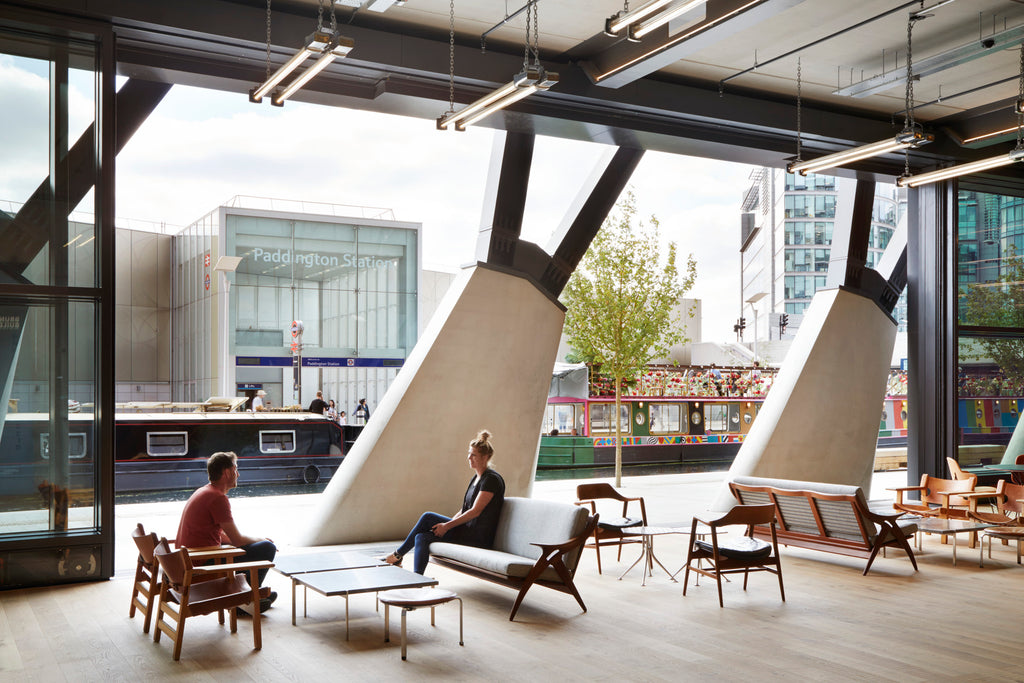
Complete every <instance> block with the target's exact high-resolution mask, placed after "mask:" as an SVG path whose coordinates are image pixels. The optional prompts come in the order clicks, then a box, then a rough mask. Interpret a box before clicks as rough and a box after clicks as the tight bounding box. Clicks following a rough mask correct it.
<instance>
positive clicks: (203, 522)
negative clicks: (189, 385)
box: [176, 451, 277, 612]
mask: <svg viewBox="0 0 1024 683" xmlns="http://www.w3.org/2000/svg"><path fill="white" fill-rule="evenodd" d="M206 472H207V474H208V475H209V476H210V483H209V484H207V485H206V486H203V487H201V488H199V489H196V492H195V493H193V494H192V497H191V498H189V499H188V502H187V503H185V509H184V510H183V511H182V513H181V523H180V524H179V525H178V537H177V542H176V543H177V546H178V547H179V548H203V547H209V546H219V545H220V544H222V543H230V544H231V545H233V546H236V547H238V548H241V549H242V550H244V551H245V555H243V556H241V557H240V558H238V561H239V562H255V561H258V560H267V561H271V560H273V559H274V555H276V554H277V546H275V545H274V542H273V541H271V540H270V539H269V538H253V537H252V536H246V535H245V534H243V533H242V532H241V531H239V530H238V526H237V525H235V520H234V519H233V518H232V516H231V501H229V500H228V491H230V490H231V489H233V488H234V487H236V486H238V457H237V456H236V455H235V454H234V453H231V452H230V451H229V452H226V453H225V452H220V453H214V454H213V455H211V456H210V459H209V460H207V461H206ZM266 576H267V570H266V569H261V570H260V572H259V582H260V585H263V579H264V578H266ZM276 599H277V593H274V592H271V593H270V597H268V598H264V599H263V600H261V601H260V611H261V612H262V611H264V610H266V609H269V608H270V605H271V604H272V603H273V602H274V600H276Z"/></svg>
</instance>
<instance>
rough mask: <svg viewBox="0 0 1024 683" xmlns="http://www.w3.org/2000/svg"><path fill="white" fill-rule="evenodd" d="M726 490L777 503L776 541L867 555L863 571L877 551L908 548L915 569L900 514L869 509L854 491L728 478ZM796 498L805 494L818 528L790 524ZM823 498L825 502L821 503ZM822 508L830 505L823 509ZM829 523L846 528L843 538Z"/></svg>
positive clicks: (765, 532) (762, 532)
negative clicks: (836, 491) (874, 527)
mask: <svg viewBox="0 0 1024 683" xmlns="http://www.w3.org/2000/svg"><path fill="white" fill-rule="evenodd" d="M808 486H813V484H812V483H810V482H808ZM729 489H730V490H731V491H732V494H733V496H735V497H736V499H737V500H738V501H740V503H742V504H744V505H749V504H763V503H769V502H770V503H771V504H773V505H774V506H775V512H776V517H777V519H778V531H777V535H778V539H779V543H781V544H783V545H787V546H796V547H800V548H808V549H811V550H821V551H823V552H828V553H835V554H837V555H848V556H851V557H866V558H867V559H868V562H867V565H866V566H865V567H864V575H865V576H866V575H867V573H868V570H870V569H871V564H872V563H873V562H874V561H875V557H877V556H878V551H879V550H883V549H884V548H887V547H897V548H902V549H903V550H904V551H905V552H906V553H907V557H909V558H910V562H911V564H913V565H914V571H917V570H918V569H917V559H916V558H915V557H914V549H913V548H912V547H911V546H910V543H909V542H908V540H907V535H906V534H905V533H904V531H903V529H902V528H900V526H899V525H898V524H897V523H896V520H897V519H898V518H899V517H901V516H902V514H903V513H898V514H892V515H881V514H877V513H874V512H872V511H870V510H868V508H867V506H865V505H864V503H863V501H862V499H861V498H860V497H859V496H858V495H856V494H828V493H820V492H816V491H813V490H790V489H780V488H775V487H772V486H758V485H751V484H740V483H737V482H729ZM744 494H746V495H744ZM750 494H753V495H750ZM795 498H803V499H806V501H807V506H808V507H809V509H810V511H811V512H812V514H813V521H814V524H815V525H816V526H817V532H816V533H811V532H809V531H801V530H796V529H791V528H790V525H789V524H787V521H786V518H787V514H789V513H791V512H794V509H795V506H794V505H792V504H790V501H792V499H795ZM823 503H824V504H825V505H822V504H823ZM825 507H827V508H828V509H827V510H826V509H825ZM794 516H795V515H794ZM803 521H805V522H806V521H807V520H806V519H804V520H803ZM830 523H831V524H833V525H837V526H838V525H841V526H842V531H843V532H845V534H844V537H839V536H836V535H835V533H832V531H833V530H834V529H830V527H829V524H830ZM870 523H874V524H877V525H878V527H879V530H878V533H877V535H875V538H874V541H871V540H869V539H870V538H871V532H872V530H871V529H869V528H868V524H870ZM753 534H754V536H755V537H756V538H761V539H764V540H771V529H769V528H768V527H766V526H757V527H754V530H753Z"/></svg>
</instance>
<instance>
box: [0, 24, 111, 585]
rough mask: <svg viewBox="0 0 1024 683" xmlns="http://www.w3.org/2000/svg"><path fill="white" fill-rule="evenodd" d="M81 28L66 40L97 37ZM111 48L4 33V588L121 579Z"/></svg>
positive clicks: (26, 30) (0, 343)
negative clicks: (114, 529)
mask: <svg viewBox="0 0 1024 683" xmlns="http://www.w3.org/2000/svg"><path fill="white" fill-rule="evenodd" d="M12 21H17V19H14V20H12ZM8 26H10V24H9V25H8ZM75 28H76V29H80V30H75V31H69V30H67V27H62V28H61V29H58V32H59V33H60V34H62V36H66V35H68V34H71V33H74V34H75V35H77V36H80V37H81V36H86V35H88V34H89V31H88V30H86V29H85V28H84V27H80V26H76V27H75ZM106 40H112V37H111V36H109V34H107V38H106ZM102 45H103V43H102V42H101V39H100V37H98V36H97V37H96V39H95V41H93V40H86V39H85V38H81V39H76V40H72V39H68V38H66V37H54V36H51V35H48V34H47V33H45V32H44V30H43V29H41V28H40V29H38V32H37V28H36V27H32V26H29V25H28V24H21V26H20V30H17V31H15V30H14V29H12V28H6V27H5V28H0V81H2V82H3V83H4V85H5V94H4V98H5V106H4V114H3V117H4V122H3V125H2V126H0V149H3V155H2V156H0V200H2V202H0V253H2V258H0V472H2V475H3V476H2V477H0V586H3V587H13V586H19V585H36V584H40V583H54V582H59V581H72V580H80V579H83V578H99V577H101V576H110V575H112V573H113V567H112V556H113V554H112V550H111V548H112V536H111V535H110V531H109V528H108V527H109V524H110V523H112V520H113V515H112V511H111V507H110V505H103V504H101V501H102V500H104V498H106V500H109V501H112V500H113V493H112V491H111V490H110V488H111V487H112V483H113V477H112V473H113V464H112V451H111V448H110V444H111V442H112V425H113V419H112V415H111V414H110V411H102V410H100V409H99V406H101V405H103V404H104V401H109V402H110V404H111V407H112V399H113V391H112V379H113V374H112V370H113V364H112V362H111V361H112V354H111V353H109V349H110V348H112V338H111V337H112V335H111V334H110V333H111V331H112V329H113V324H112V321H113V313H112V310H113V307H112V304H113V293H112V290H113V287H112V282H110V281H109V280H106V279H105V278H106V277H110V275H111V274H112V269H110V270H108V271H104V270H103V269H102V268H101V262H102V259H101V256H102V255H103V254H108V255H112V253H113V245H112V238H113V221H112V215H113V206H112V203H111V202H105V201H103V198H105V197H108V196H112V191H110V190H109V188H112V186H113V177H112V171H110V170H108V169H112V165H110V164H104V163H102V162H101V150H105V149H112V146H107V147H105V146H104V145H103V139H102V136H101V131H113V125H112V123H113V121H112V113H113V110H112V108H107V109H104V108H103V107H102V106H101V100H102V95H101V93H103V92H108V93H112V92H113V51H112V49H109V51H106V52H104V50H103V48H102ZM101 60H105V64H106V65H107V74H106V76H105V77H102V76H101V73H102V71H103V70H102V68H101V66H100V64H101ZM104 111H105V112H106V113H108V114H109V115H110V116H109V117H108V118H107V119H105V121H104V123H103V125H99V122H100V113H101V112H104ZM111 134H112V133H111ZM107 161H112V159H111V160H107ZM101 169H105V170H101ZM97 188H98V189H97ZM107 263H111V264H112V263H113V260H112V258H111V259H110V260H109V261H107ZM104 272H106V275H104ZM104 382H107V384H104ZM102 387H106V390H104V389H102ZM105 391H106V393H105Z"/></svg>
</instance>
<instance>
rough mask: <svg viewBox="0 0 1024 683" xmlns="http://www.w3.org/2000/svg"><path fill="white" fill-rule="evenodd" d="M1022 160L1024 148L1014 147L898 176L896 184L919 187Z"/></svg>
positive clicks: (1023, 158)
mask: <svg viewBox="0 0 1024 683" xmlns="http://www.w3.org/2000/svg"><path fill="white" fill-rule="evenodd" d="M1022 160H1024V149H1014V150H1013V151H1011V152H1010V153H1009V154H1003V155H1000V156H997V157H991V158H989V159H982V160H980V161H972V162H970V163H968V164H960V165H959V166H950V167H949V168H940V169H939V170H937V171H929V172H928V173H920V174H918V175H912V176H905V177H903V178H897V179H896V184H897V185H899V186H900V187H918V186H919V185H927V184H928V183H937V182H939V181H940V180H949V179H950V178H957V177H959V176H963V175H970V174H971V173H981V172H982V171H988V170H990V169H993V168H999V167H1000V166H1009V165H1010V164H1015V163H1017V162H1019V161H1022Z"/></svg>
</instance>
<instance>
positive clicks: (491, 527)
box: [384, 431, 505, 574]
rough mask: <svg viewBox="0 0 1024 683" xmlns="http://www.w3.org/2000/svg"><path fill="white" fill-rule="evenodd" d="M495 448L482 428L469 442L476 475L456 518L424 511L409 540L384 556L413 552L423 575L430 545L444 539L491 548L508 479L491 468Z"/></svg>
mask: <svg viewBox="0 0 1024 683" xmlns="http://www.w3.org/2000/svg"><path fill="white" fill-rule="evenodd" d="M493 455H494V448H493V447H492V446H491V435H490V433H488V432H487V431H481V432H480V433H479V434H477V437H476V438H475V439H473V440H472V441H470V442H469V455H468V456H467V459H468V460H469V466H470V467H471V468H472V469H473V471H474V472H475V473H476V475H475V476H474V477H473V479H472V480H471V481H470V482H469V487H468V488H467V489H466V495H465V497H464V499H463V501H462V509H461V510H460V511H459V513H458V514H456V515H455V516H454V517H445V516H444V515H439V514H437V513H436V512H424V513H423V514H422V515H420V519H419V521H418V522H416V526H414V527H413V528H412V531H410V532H409V535H408V537H406V539H405V542H404V543H402V545H400V546H398V549H397V550H395V552H393V553H391V554H390V555H388V556H387V557H386V558H384V561H385V562H387V563H388V564H401V563H402V556H403V555H405V554H406V553H407V552H409V551H410V550H413V549H415V552H414V553H413V571H414V572H416V573H417V574H422V573H423V572H424V571H426V569H427V562H428V561H429V560H430V544H431V543H434V542H435V541H439V540H442V539H443V540H444V541H445V542H447V543H459V544H462V545H472V546H477V547H479V548H490V547H491V543H493V542H494V532H495V531H497V529H498V516H499V515H500V514H501V505H502V503H503V502H504V500H505V480H504V479H502V478H501V475H500V474H498V473H497V472H495V471H494V470H492V469H491V468H490V462H491V457H492V456H493Z"/></svg>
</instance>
